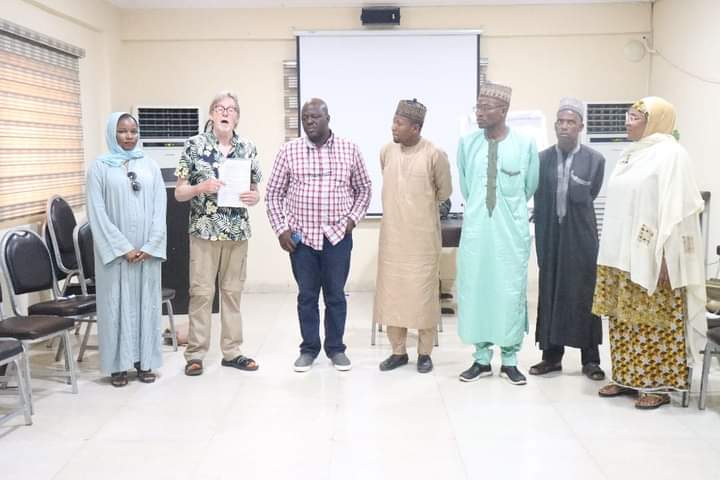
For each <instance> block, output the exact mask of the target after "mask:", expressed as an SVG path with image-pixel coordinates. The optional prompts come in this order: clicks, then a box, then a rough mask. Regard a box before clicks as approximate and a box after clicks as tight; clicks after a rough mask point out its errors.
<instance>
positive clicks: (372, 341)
mask: <svg viewBox="0 0 720 480" xmlns="http://www.w3.org/2000/svg"><path fill="white" fill-rule="evenodd" d="M376 329H377V323H375V319H373V321H372V325H371V326H370V345H373V346H374V345H375V335H376V333H375V332H376Z"/></svg>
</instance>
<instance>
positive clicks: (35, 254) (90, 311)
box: [1, 229, 96, 361]
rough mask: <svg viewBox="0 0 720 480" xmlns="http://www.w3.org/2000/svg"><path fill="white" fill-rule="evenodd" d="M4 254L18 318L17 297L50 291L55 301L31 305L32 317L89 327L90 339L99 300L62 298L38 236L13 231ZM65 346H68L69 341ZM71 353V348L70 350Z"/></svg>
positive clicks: (5, 269) (12, 298) (89, 297)
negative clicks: (91, 325)
mask: <svg viewBox="0 0 720 480" xmlns="http://www.w3.org/2000/svg"><path fill="white" fill-rule="evenodd" d="M1 250H2V263H3V272H4V273H5V278H6V280H7V284H8V286H9V287H10V303H11V305H12V311H13V313H14V314H15V315H16V316H18V317H22V316H23V314H22V313H21V312H20V311H19V309H18V304H17V299H16V296H17V295H22V294H26V293H33V292H44V291H47V290H50V291H51V292H52V297H53V299H52V300H47V301H44V302H38V303H34V304H32V305H30V306H29V307H28V309H27V313H28V315H30V316H34V315H45V316H47V315H50V316H57V317H65V318H68V319H72V320H74V321H76V322H82V323H87V324H88V327H87V328H86V330H85V335H89V333H90V324H92V323H95V321H96V319H95V316H96V305H95V296H94V295H79V296H72V297H62V296H60V292H59V289H58V285H57V281H56V278H55V274H54V270H53V264H52V259H51V256H50V252H49V251H48V249H47V246H46V245H45V243H44V242H43V241H42V239H41V238H40V237H39V236H38V234H37V233H35V232H33V231H30V230H25V229H17V230H11V231H9V232H7V233H6V234H5V236H3V239H2V248H1ZM84 342H85V343H86V342H87V339H84ZM65 343H66V345H67V344H68V342H67V341H66V342H65ZM68 351H69V348H66V352H68ZM58 353H59V352H58ZM83 353H84V350H83V349H82V348H81V349H80V352H79V354H78V361H80V360H82V356H83Z"/></svg>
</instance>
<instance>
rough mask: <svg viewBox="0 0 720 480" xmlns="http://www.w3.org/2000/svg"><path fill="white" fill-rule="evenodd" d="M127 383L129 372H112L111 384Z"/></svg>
mask: <svg viewBox="0 0 720 480" xmlns="http://www.w3.org/2000/svg"><path fill="white" fill-rule="evenodd" d="M127 384H128V374H127V372H114V373H111V374H110V385H112V386H113V387H124V386H125V385H127Z"/></svg>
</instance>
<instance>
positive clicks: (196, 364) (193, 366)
mask: <svg viewBox="0 0 720 480" xmlns="http://www.w3.org/2000/svg"><path fill="white" fill-rule="evenodd" d="M202 373H203V363H202V360H188V362H187V363H186V364H185V375H187V376H189V377H197V376H198V375H202Z"/></svg>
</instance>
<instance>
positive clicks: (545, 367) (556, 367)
mask: <svg viewBox="0 0 720 480" xmlns="http://www.w3.org/2000/svg"><path fill="white" fill-rule="evenodd" d="M560 371H562V365H561V364H560V363H552V362H547V361H545V360H543V361H542V362H540V363H538V364H535V365H533V366H532V367H530V375H545V374H547V373H550V372H560Z"/></svg>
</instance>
